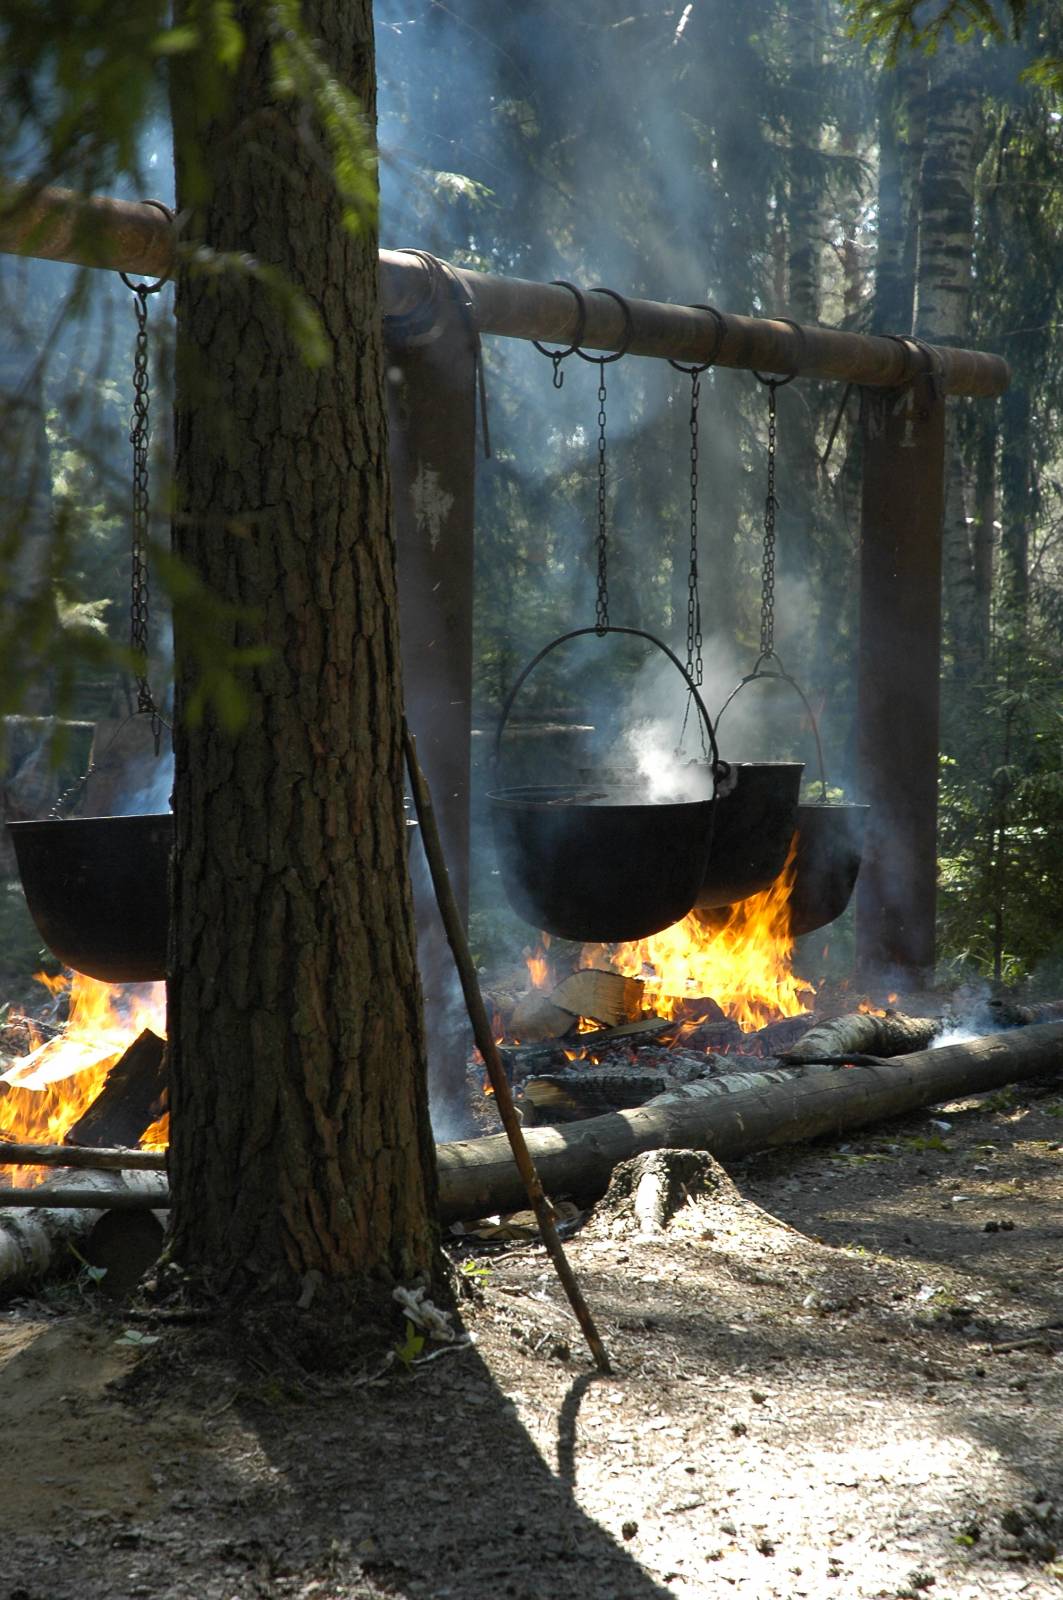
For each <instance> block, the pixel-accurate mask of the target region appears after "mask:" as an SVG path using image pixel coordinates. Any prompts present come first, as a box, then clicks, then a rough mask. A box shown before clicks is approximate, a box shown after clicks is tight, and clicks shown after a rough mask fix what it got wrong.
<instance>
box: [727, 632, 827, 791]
mask: <svg viewBox="0 0 1063 1600" xmlns="http://www.w3.org/2000/svg"><path fill="white" fill-rule="evenodd" d="M765 661H775V662H777V663H778V665H777V666H775V667H765V666H764V662H765ZM765 678H774V679H775V680H776V681H777V682H779V683H788V684H789V685H790V688H791V689H792V690H793V691H794V693H795V694H796V695H797V696H798V698H799V699H800V701H801V704H802V705H803V706H804V708H805V710H806V711H807V712H808V720H809V722H810V723H811V724H812V735H813V738H814V739H815V741H816V762H817V765H818V766H819V787H820V796H819V800H820V804H821V805H825V804H826V801H827V773H826V768H825V767H824V765H823V744H822V741H821V739H820V737H819V724H818V723H817V721H816V713H815V712H814V711H813V710H812V707H811V706H810V705H809V703H808V696H807V695H806V694H805V691H804V690H803V689H802V687H801V685H800V684H799V683H798V681H797V679H796V678H792V677H791V676H790V674H789V673H788V672H787V670H786V668H785V667H784V666H783V664H782V661H781V660H780V659H779V657H778V656H777V655H776V654H775V651H774V650H769V651H766V652H765V654H763V655H760V656H758V657H757V660H756V663H755V665H754V667H753V671H752V672H747V673H746V675H745V677H744V678H742V679H740V681H739V682H738V683H736V684H735V686H734V688H733V689H732V690H731V692H730V694H729V695H728V696H727V699H726V700H725V701H724V703H723V705H722V706H721V707H720V709H719V711H718V712H717V713H716V728H719V726H720V718H721V717H722V716H723V714H724V712H725V711H726V710H727V707H728V706H729V705H730V704H731V701H732V700H734V699H735V697H736V696H737V695H739V694H740V693H741V692H742V690H743V689H744V688H745V686H746V684H747V683H757V682H759V681H761V680H762V679H765ZM713 731H715V729H714V730H713ZM713 748H714V749H715V744H714V745H713Z"/></svg>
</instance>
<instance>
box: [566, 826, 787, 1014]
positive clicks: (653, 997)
mask: <svg viewBox="0 0 1063 1600" xmlns="http://www.w3.org/2000/svg"><path fill="white" fill-rule="evenodd" d="M794 855H795V852H794V848H793V846H791V848H790V855H789V857H788V858H787V861H786V865H785V866H784V867H783V870H782V872H781V873H780V874H779V876H778V878H776V880H775V882H774V883H773V884H772V885H771V886H770V887H769V888H767V889H765V890H763V891H762V893H760V894H757V895H753V896H751V897H750V898H749V899H748V900H742V901H740V902H739V903H738V904H737V905H734V906H732V907H731V908H730V909H729V910H728V911H727V912H726V920H724V921H722V922H716V921H715V920H714V919H713V917H712V914H711V913H710V914H709V915H708V916H706V917H705V919H704V921H703V920H702V918H701V917H700V916H699V914H698V913H697V912H696V911H692V912H691V913H690V915H689V916H686V917H684V918H683V920H682V922H677V923H675V924H674V925H673V926H672V927H671V928H665V929H664V930H663V931H662V932H661V933H656V934H653V935H652V936H651V937H650V938H648V939H640V940H637V941H634V942H633V943H630V944H621V945H613V946H601V945H588V946H587V947H586V948H585V949H584V951H583V955H582V957H581V965H583V966H603V965H610V966H612V967H613V968H614V970H615V971H617V972H622V973H624V974H625V976H628V977H641V978H642V979H643V980H644V982H645V985H646V990H645V993H646V1004H647V1007H648V1009H649V1010H651V1011H652V1012H654V1014H655V1015H657V1016H660V1017H674V1016H675V1015H676V1014H677V1012H678V1011H679V1010H680V1008H681V1007H682V1004H683V1002H684V1001H686V1000H692V999H700V998H702V997H711V998H712V999H713V1000H715V1001H716V1002H717V1004H718V1005H720V1006H721V1007H722V1009H723V1010H724V1012H725V1013H726V1014H727V1015H728V1016H729V1017H732V1018H733V1019H734V1020H735V1021H736V1022H738V1023H739V1024H740V1025H741V1026H742V1027H743V1028H745V1029H747V1030H752V1029H756V1028H761V1027H763V1026H764V1025H765V1024H766V1023H768V1022H775V1021H777V1020H778V1019H779V1018H780V1017H795V1016H799V1015H800V1014H801V1013H803V1012H806V1011H808V1010H809V1009H810V1005H809V1002H810V1001H811V1000H812V999H813V998H814V996H815V991H814V989H813V988H812V986H811V984H809V983H806V982H805V981H804V979H802V978H797V977H795V976H794V973H793V970H792V963H791V958H792V955H793V938H792V935H791V933H790V893H791V890H792V888H793V875H794ZM721 915H723V914H722V913H721Z"/></svg>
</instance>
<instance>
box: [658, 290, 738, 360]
mask: <svg viewBox="0 0 1063 1600" xmlns="http://www.w3.org/2000/svg"><path fill="white" fill-rule="evenodd" d="M690 309H691V310H692V311H707V312H708V313H709V315H710V316H711V317H715V319H716V338H715V341H714V343H713V346H712V351H711V352H710V355H709V359H708V360H707V361H702V362H700V363H695V364H693V365H692V366H689V367H688V366H686V365H685V364H684V363H683V362H682V361H673V360H672V358H671V356H669V357H668V365H669V366H670V367H674V368H675V370H676V371H677V372H685V373H686V375H687V377H688V378H693V377H696V376H697V375H698V374H699V373H701V372H708V370H709V368H710V367H711V366H715V364H716V357H717V356H718V355H719V353H720V350H721V349H722V348H723V341H724V339H725V338H726V336H727V319H726V318H725V317H724V314H723V312H722V311H717V309H716V307H715V306H706V305H702V304H701V302H700V301H696V302H695V303H694V304H693V305H692V306H691V308H690Z"/></svg>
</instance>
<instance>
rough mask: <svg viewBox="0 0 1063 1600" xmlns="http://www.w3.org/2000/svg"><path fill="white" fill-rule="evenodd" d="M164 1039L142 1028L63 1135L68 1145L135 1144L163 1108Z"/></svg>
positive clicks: (164, 1103)
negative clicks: (84, 1109) (91, 1100)
mask: <svg viewBox="0 0 1063 1600" xmlns="http://www.w3.org/2000/svg"><path fill="white" fill-rule="evenodd" d="M166 1087H167V1071H166V1041H165V1040H164V1039H160V1038H159V1036H158V1034H156V1033H152V1031H151V1029H150V1028H145V1029H144V1031H143V1033H141V1034H140V1035H139V1036H138V1037H137V1038H136V1039H134V1040H133V1043H132V1044H131V1045H130V1046H129V1049H128V1050H127V1051H126V1053H125V1055H124V1056H122V1057H121V1059H120V1060H118V1061H116V1062H115V1064H114V1066H113V1067H112V1068H111V1070H110V1072H109V1073H108V1074H107V1081H106V1083H105V1084H104V1086H103V1088H102V1089H101V1090H100V1092H99V1094H98V1095H97V1096H96V1098H95V1100H94V1101H93V1102H92V1104H91V1105H90V1106H89V1108H88V1110H87V1111H86V1112H85V1113H84V1115H83V1116H81V1117H79V1119H78V1121H77V1122H75V1123H74V1126H73V1127H72V1128H71V1129H70V1131H69V1132H68V1133H67V1136H66V1142H67V1144H72V1145H94V1144H95V1145H123V1144H125V1145H135V1144H136V1143H137V1140H138V1139H140V1138H141V1137H142V1136H143V1135H144V1134H145V1133H146V1132H147V1130H148V1129H149V1128H150V1127H151V1125H152V1123H153V1122H157V1121H158V1119H159V1118H160V1117H161V1116H162V1113H163V1112H164V1111H165V1109H166Z"/></svg>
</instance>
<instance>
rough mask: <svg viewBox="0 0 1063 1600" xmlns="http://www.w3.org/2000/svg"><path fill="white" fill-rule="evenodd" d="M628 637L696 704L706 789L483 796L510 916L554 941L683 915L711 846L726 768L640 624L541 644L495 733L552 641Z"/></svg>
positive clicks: (583, 787)
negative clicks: (698, 794)
mask: <svg viewBox="0 0 1063 1600" xmlns="http://www.w3.org/2000/svg"><path fill="white" fill-rule="evenodd" d="M605 633H620V634H628V635H631V636H632V637H634V638H637V639H646V640H648V641H649V643H650V644H652V645H655V646H656V647H657V649H659V650H661V651H663V652H664V654H665V655H666V656H667V657H668V659H669V660H670V661H671V662H672V664H673V665H674V667H675V668H676V670H677V671H678V672H679V673H680V675H681V676H682V678H683V679H684V681H685V683H686V686H687V689H688V690H689V692H690V694H691V695H692V697H693V699H694V700H695V702H696V704H697V709H698V714H699V716H700V717H701V719H702V724H703V726H704V728H705V732H706V736H707V738H708V741H709V745H710V747H711V750H712V767H711V770H710V772H709V774H708V781H709V783H711V791H710V792H709V793H706V794H705V795H704V797H702V798H695V799H677V800H670V801H665V802H662V803H654V802H651V801H648V800H646V799H645V798H644V797H643V796H642V795H641V794H640V792H639V791H638V790H637V789H635V788H633V786H632V785H631V783H630V782H622V783H616V782H611V781H606V782H602V783H593V782H592V783H589V784H580V785H565V786H561V785H553V786H550V785H547V786H543V787H538V786H533V785H524V786H521V787H519V788H499V789H496V790H495V791H494V792H493V793H491V794H489V795H488V797H487V802H488V806H489V809H490V813H491V823H492V828H493V831H494V837H495V848H496V850H497V853H498V864H499V871H500V873H501V877H502V883H503V887H504V888H505V891H506V895H507V898H508V899H509V902H510V904H511V905H512V907H513V909H514V910H515V911H516V912H517V914H518V916H521V917H523V918H524V920H525V921H526V922H530V923H531V924H532V926H533V927H536V928H541V929H543V930H544V931H545V932H547V933H550V934H553V935H554V936H555V937H557V938H561V939H574V940H577V941H578V942H580V943H588V942H589V943H600V944H613V943H617V942H620V941H623V940H628V939H644V938H646V937H647V936H648V935H649V934H651V933H658V932H660V930H661V929H662V928H667V927H670V926H671V924H672V923H673V922H678V921H679V920H680V918H682V917H684V916H686V914H687V912H688V911H689V910H690V909H691V907H692V906H693V904H694V901H695V899H696V898H697V895H698V891H699V889H700V887H701V884H702V880H703V878H704V874H705V866H706V863H707V861H708V856H709V850H710V847H711V844H712V828H713V815H714V810H715V806H716V795H715V791H716V784H717V781H718V779H719V777H721V776H725V775H726V773H727V771H728V768H727V764H726V763H725V762H720V761H719V760H718V754H717V749H716V739H715V735H714V734H713V731H712V724H711V722H710V720H709V717H708V713H707V712H706V710H705V706H704V704H703V702H702V699H701V696H700V695H699V694H698V691H697V688H696V687H695V685H694V683H693V681H692V680H691V678H690V677H689V676H688V674H687V673H686V671H685V670H684V668H683V666H682V665H681V663H680V661H679V660H678V658H677V657H676V656H675V655H674V654H673V653H672V651H671V650H669V648H668V646H667V645H665V644H662V643H661V641H660V640H659V639H656V638H654V636H653V635H652V634H649V633H645V632H643V630H642V629H640V628H618V627H608V628H601V629H599V628H577V629H575V630H573V632H571V633H566V634H562V635H561V637H560V638H558V639H554V640H552V641H551V643H550V644H548V645H546V646H545V647H544V648H543V649H542V650H540V651H539V654H538V655H537V656H535V658H534V659H533V660H532V661H531V662H530V663H529V664H528V666H526V667H525V668H524V671H523V672H522V673H521V674H520V676H519V677H518V679H517V681H516V683H515V684H514V685H513V688H512V689H511V690H510V692H509V695H508V697H507V699H506V703H505V705H504V706H503V708H502V716H501V718H500V720H499V725H498V732H497V734H496V737H495V766H496V770H497V767H498V762H499V758H500V754H501V743H502V734H503V731H504V729H505V726H506V722H507V721H508V719H509V714H510V711H511V709H512V707H513V702H514V700H515V699H516V696H517V694H518V692H519V690H520V689H521V687H522V685H523V684H524V681H525V679H526V678H527V677H528V675H529V674H530V673H531V672H532V671H533V670H534V669H535V667H537V666H538V664H539V662H540V661H542V659H543V658H544V656H547V655H549V653H550V652H551V651H552V650H555V649H556V648H557V647H558V645H560V644H564V643H565V642H566V641H567V640H569V639H576V638H579V637H581V636H583V635H595V634H597V635H599V636H601V635H603V634H605Z"/></svg>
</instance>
